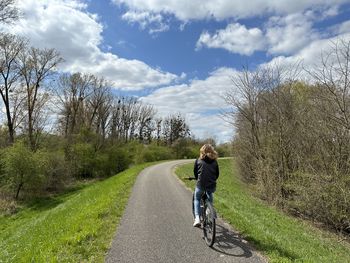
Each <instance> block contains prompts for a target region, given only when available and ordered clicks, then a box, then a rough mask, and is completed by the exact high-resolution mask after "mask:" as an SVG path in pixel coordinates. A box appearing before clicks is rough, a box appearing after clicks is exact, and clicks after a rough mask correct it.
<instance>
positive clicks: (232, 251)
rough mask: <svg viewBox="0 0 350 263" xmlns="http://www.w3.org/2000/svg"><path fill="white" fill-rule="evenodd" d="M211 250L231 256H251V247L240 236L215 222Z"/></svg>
mask: <svg viewBox="0 0 350 263" xmlns="http://www.w3.org/2000/svg"><path fill="white" fill-rule="evenodd" d="M212 249H213V250H215V251H217V252H219V253H221V254H224V255H227V256H232V257H245V258H250V257H252V255H253V253H252V251H251V248H250V247H249V246H248V244H246V242H245V241H244V240H243V239H242V238H240V236H239V235H238V234H236V233H234V232H232V231H230V230H228V229H227V228H225V227H224V226H222V225H219V224H216V239H215V244H214V246H213V248H212Z"/></svg>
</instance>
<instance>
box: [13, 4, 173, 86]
mask: <svg viewBox="0 0 350 263" xmlns="http://www.w3.org/2000/svg"><path fill="white" fill-rule="evenodd" d="M18 6H19V8H20V10H21V11H23V13H24V17H23V19H21V20H20V21H19V23H16V25H14V26H12V27H11V28H9V30H10V31H11V32H12V33H14V34H17V35H21V36H25V37H27V38H29V40H30V42H31V44H32V45H34V46H37V47H48V48H55V49H57V50H58V51H59V52H60V53H61V55H62V56H63V58H64V59H65V63H64V64H63V65H62V69H63V70H65V71H72V72H74V71H80V72H88V73H93V74H96V75H100V76H104V77H105V78H106V79H108V80H110V81H112V82H113V83H114V85H115V87H116V88H121V89H129V90H139V89H143V88H144V87H151V86H158V85H166V84H170V83H171V82H173V81H175V80H177V79H178V76H177V75H175V74H171V73H169V72H163V71H161V70H159V69H156V68H152V67H150V66H149V65H147V64H145V63H144V62H142V61H140V60H136V59H135V60H127V59H124V58H120V57H118V56H117V55H115V54H112V53H110V52H103V51H102V50H101V46H102V44H103V38H102V31H103V26H102V25H101V23H99V19H98V17H97V16H96V15H94V14H90V13H88V12H87V10H86V7H87V6H86V4H84V3H83V2H81V1H80V0H61V1H59V0H42V1H36V0H20V1H19V2H18Z"/></svg>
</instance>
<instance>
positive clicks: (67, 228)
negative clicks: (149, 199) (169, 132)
mask: <svg viewBox="0 0 350 263" xmlns="http://www.w3.org/2000/svg"><path fill="white" fill-rule="evenodd" d="M149 165H150V164H143V165H138V166H135V167H133V168H131V169H128V170H126V171H124V172H122V173H120V174H118V175H116V176H114V177H111V178H109V179H106V180H104V181H101V182H97V183H94V184H91V185H88V186H83V187H81V188H80V189H76V190H74V191H71V192H69V193H66V194H63V195H59V196H56V197H52V198H49V199H41V200H37V201H36V202H34V203H33V204H32V205H28V206H26V207H24V208H23V209H21V211H19V212H18V213H17V214H15V215H13V216H4V215H2V216H1V215H0V262H103V261H104V258H105V253H106V251H107V250H108V248H109V246H110V242H111V240H112V238H113V235H114V233H115V229H116V226H117V224H118V222H119V220H120V218H121V216H122V214H123V211H124V208H125V206H126V203H127V201H128V197H129V194H130V192H131V188H132V186H133V184H134V182H135V179H136V176H137V174H138V173H139V172H140V171H141V170H143V169H144V168H145V167H146V166H149Z"/></svg>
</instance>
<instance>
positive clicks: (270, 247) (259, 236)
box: [176, 159, 350, 263]
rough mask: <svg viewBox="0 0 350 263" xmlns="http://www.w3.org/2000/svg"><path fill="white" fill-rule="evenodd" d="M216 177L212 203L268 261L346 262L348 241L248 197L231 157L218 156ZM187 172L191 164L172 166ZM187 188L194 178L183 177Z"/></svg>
mask: <svg viewBox="0 0 350 263" xmlns="http://www.w3.org/2000/svg"><path fill="white" fill-rule="evenodd" d="M219 165H220V177H219V179H218V185H217V190H216V192H215V195H214V205H215V207H216V209H217V211H218V213H219V214H220V216H221V217H223V218H224V219H225V221H227V222H228V223H230V224H231V225H232V226H233V227H234V228H235V229H237V230H238V231H239V232H240V233H241V234H242V235H243V236H244V237H245V238H246V239H247V240H248V241H250V243H252V244H253V245H254V246H255V247H256V249H257V250H259V251H261V252H262V253H263V254H264V255H266V256H267V258H268V259H269V262H317V263H319V262H325V263H330V262H339V263H345V262H350V245H349V243H344V242H339V241H338V240H339V238H338V237H337V236H336V235H335V234H332V233H329V232H326V231H322V230H320V229H318V228H316V227H314V226H312V225H311V224H310V223H308V222H305V221H302V220H299V219H296V218H293V217H290V216H287V215H285V214H284V213H282V212H280V211H278V210H277V209H275V208H273V207H269V206H267V205H266V204H264V203H263V202H261V201H259V200H257V199H256V198H254V197H252V195H251V193H250V192H249V190H248V189H247V186H245V185H244V184H243V183H242V182H241V181H240V180H239V179H238V176H237V171H236V170H235V168H234V164H233V162H232V160H229V159H225V160H219ZM176 173H177V175H178V176H179V177H180V179H181V178H184V177H188V176H191V175H192V173H193V164H188V165H184V166H180V167H179V168H178V169H177V170H176ZM184 182H185V184H186V185H187V186H188V187H191V189H193V188H194V182H189V181H188V180H184Z"/></svg>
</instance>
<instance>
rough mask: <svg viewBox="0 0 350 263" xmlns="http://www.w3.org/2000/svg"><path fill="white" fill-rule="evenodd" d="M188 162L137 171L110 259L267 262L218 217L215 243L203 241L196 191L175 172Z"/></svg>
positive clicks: (135, 262)
mask: <svg viewBox="0 0 350 263" xmlns="http://www.w3.org/2000/svg"><path fill="white" fill-rule="evenodd" d="M185 162H188V161H171V162H166V163H162V164H158V165H155V166H151V167H149V168H147V169H145V170H143V171H142V172H141V173H140V174H139V176H138V178H137V180H136V183H135V185H134V188H133V191H132V194H131V196H130V199H129V202H128V205H127V207H126V210H125V213H124V215H123V217H122V219H121V223H120V225H119V227H118V231H117V233H116V235H115V237H114V240H113V242H112V246H111V249H110V250H109V252H108V255H107V257H106V262H108V263H110V262H126V263H128V262H133V263H156V262H161V263H167V262H176V263H177V262H201V263H205V262H215V263H216V262H251V263H255V262H266V261H265V260H264V259H263V258H262V257H261V256H260V255H258V254H257V253H256V252H254V251H253V250H252V249H251V248H250V246H249V245H248V244H247V243H246V242H245V241H244V240H242V239H241V238H240V237H239V235H238V234H237V233H235V232H234V231H233V230H232V229H231V228H230V227H229V226H228V225H227V224H226V223H224V222H223V221H222V220H220V219H218V220H217V234H216V242H215V244H214V246H213V248H209V247H208V246H207V245H206V244H205V241H204V239H203V231H202V230H201V229H200V228H194V227H192V223H193V218H192V205H191V201H192V193H191V192H190V191H189V190H188V189H186V188H185V187H184V185H183V184H182V183H181V182H180V181H179V179H177V178H176V176H175V175H174V174H173V168H174V167H175V166H176V165H179V164H182V163H185ZM191 162H192V161H191ZM189 176H192V175H189ZM219 180H220V179H219ZM218 183H220V181H218ZM214 206H215V195H214Z"/></svg>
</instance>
